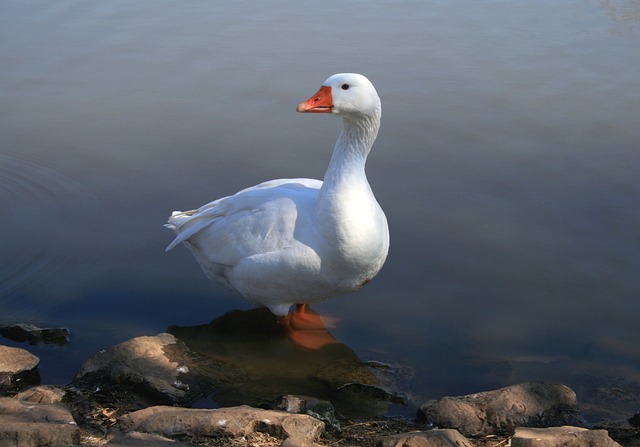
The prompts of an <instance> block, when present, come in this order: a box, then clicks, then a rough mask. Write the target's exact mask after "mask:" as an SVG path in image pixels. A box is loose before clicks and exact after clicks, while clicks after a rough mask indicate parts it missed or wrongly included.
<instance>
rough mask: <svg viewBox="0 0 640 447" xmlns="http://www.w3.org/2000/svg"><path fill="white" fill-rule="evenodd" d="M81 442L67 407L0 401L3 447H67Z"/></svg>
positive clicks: (0, 432)
mask: <svg viewBox="0 0 640 447" xmlns="http://www.w3.org/2000/svg"><path fill="white" fill-rule="evenodd" d="M79 441H80V429H79V428H78V426H77V425H76V423H75V421H74V420H73V417H72V416H71V413H70V412H69V410H68V409H67V408H66V407H64V406H62V405H58V404H34V403H30V402H20V401H18V400H16V399H12V398H9V397H1V398H0V445H2V446H5V445H6V446H12V447H40V446H47V447H68V446H70V445H74V444H77V443H79Z"/></svg>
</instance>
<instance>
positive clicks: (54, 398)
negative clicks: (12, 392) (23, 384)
mask: <svg viewBox="0 0 640 447" xmlns="http://www.w3.org/2000/svg"><path fill="white" fill-rule="evenodd" d="M65 393H66V392H65V390H64V389H63V388H62V387H59V386H53V385H40V386H36V387H33V388H29V389H27V390H24V391H22V392H20V393H18V394H17V395H16V399H18V400H20V401H24V402H35V403H38V404H57V403H60V402H62V399H63V398H64V396H65Z"/></svg>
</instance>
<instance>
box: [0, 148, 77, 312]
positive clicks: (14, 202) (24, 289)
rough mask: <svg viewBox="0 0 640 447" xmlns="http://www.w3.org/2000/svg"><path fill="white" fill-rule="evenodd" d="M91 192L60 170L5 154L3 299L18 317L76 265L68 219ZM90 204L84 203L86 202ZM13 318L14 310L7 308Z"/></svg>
mask: <svg viewBox="0 0 640 447" xmlns="http://www.w3.org/2000/svg"><path fill="white" fill-rule="evenodd" d="M87 194H88V192H87V190H86V188H85V187H84V185H82V184H81V183H79V182H78V181H76V180H74V179H73V177H72V176H71V175H68V174H65V173H64V171H63V169H62V168H61V167H60V166H56V165H55V164H54V163H51V161H49V160H46V159H44V158H42V157H36V156H33V155H25V154H16V153H7V152H3V153H0V209H2V210H3V212H2V216H3V217H2V221H3V227H4V230H5V233H4V237H3V238H2V239H1V240H0V250H1V252H2V254H3V255H2V256H1V257H0V298H1V299H2V301H3V302H4V303H7V302H11V304H12V306H11V307H10V309H11V310H12V311H14V312H17V311H18V310H19V309H17V308H16V305H17V307H18V308H19V307H20V305H19V304H20V303H19V301H20V299H21V297H24V296H25V295H27V294H29V293H30V292H32V291H34V290H36V289H38V288H41V287H43V286H46V285H49V284H55V281H56V278H58V277H59V275H61V274H62V272H63V271H64V270H65V267H66V266H67V265H68V264H69V263H70V262H71V261H72V260H73V259H74V256H75V255H73V254H72V253H69V251H68V249H66V247H65V245H66V242H68V239H69V238H70V236H71V235H70V234H69V231H66V232H65V219H68V216H69V215H70V214H72V213H73V210H74V209H76V207H77V206H78V204H79V203H83V202H84V203H87V200H86V197H87ZM80 198H84V200H80ZM4 307H5V310H6V311H7V312H8V311H9V309H8V306H6V305H5V306H4Z"/></svg>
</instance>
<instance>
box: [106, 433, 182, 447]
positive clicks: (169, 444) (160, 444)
mask: <svg viewBox="0 0 640 447" xmlns="http://www.w3.org/2000/svg"><path fill="white" fill-rule="evenodd" d="M105 445H106V446H107V447H147V446H148V447H164V446H166V447H193V444H191V443H186V442H178V441H174V440H173V439H169V438H165V437H164V436H158V435H150V434H148V433H138V432H132V433H127V434H125V435H121V434H119V435H116V436H115V437H113V438H112V439H111V440H109V442H107V443H106V444H105Z"/></svg>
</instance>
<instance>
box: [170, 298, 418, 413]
mask: <svg viewBox="0 0 640 447" xmlns="http://www.w3.org/2000/svg"><path fill="white" fill-rule="evenodd" d="M168 331H169V332H170V333H172V334H174V335H175V336H176V337H178V338H179V339H180V340H182V341H183V342H184V343H185V344H186V345H187V346H188V347H189V349H190V350H191V351H192V352H194V353H197V354H198V356H199V357H200V359H201V361H199V364H198V366H197V372H198V373H199V374H200V375H201V376H202V377H205V378H206V380H207V381H208V383H210V384H211V386H212V388H214V389H215V393H214V394H213V395H211V396H209V398H210V400H212V401H214V402H216V403H217V405H219V406H235V405H242V404H248V405H253V406H263V405H264V404H265V402H267V403H269V402H272V401H273V400H274V399H275V398H276V397H277V396H280V395H297V396H314V397H315V398H316V399H319V400H326V401H330V402H331V403H332V405H333V406H334V407H335V409H336V412H338V413H340V414H342V415H344V416H346V417H349V418H363V417H381V416H384V415H385V414H386V413H387V410H388V408H389V406H390V405H395V404H400V405H405V404H406V403H407V402H408V399H407V398H406V395H405V394H404V393H403V390H405V389H407V388H408V384H407V383H406V382H407V381H408V380H405V379H407V378H408V377H409V376H410V374H408V373H407V372H405V371H403V372H402V373H400V368H397V367H395V366H391V365H386V364H383V363H379V362H363V361H361V360H360V359H359V358H358V356H357V355H356V354H355V353H354V352H353V351H352V350H351V349H350V348H349V347H348V346H346V345H344V344H343V343H332V344H328V345H326V346H323V347H321V348H320V349H315V350H313V349H306V348H302V347H300V346H295V345H294V344H293V343H292V342H291V341H290V340H289V339H288V337H287V336H286V333H285V332H284V331H283V330H282V327H281V325H279V324H277V322H276V319H275V317H274V316H273V315H272V314H271V313H270V312H269V311H268V310H267V309H261V308H258V309H252V310H249V311H233V312H229V313H227V314H225V315H223V316H221V317H219V318H217V319H216V320H214V321H212V322H211V323H209V324H206V325H199V326H191V327H178V326H172V327H170V328H169V329H168ZM413 408H417V405H414V407H413Z"/></svg>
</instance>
